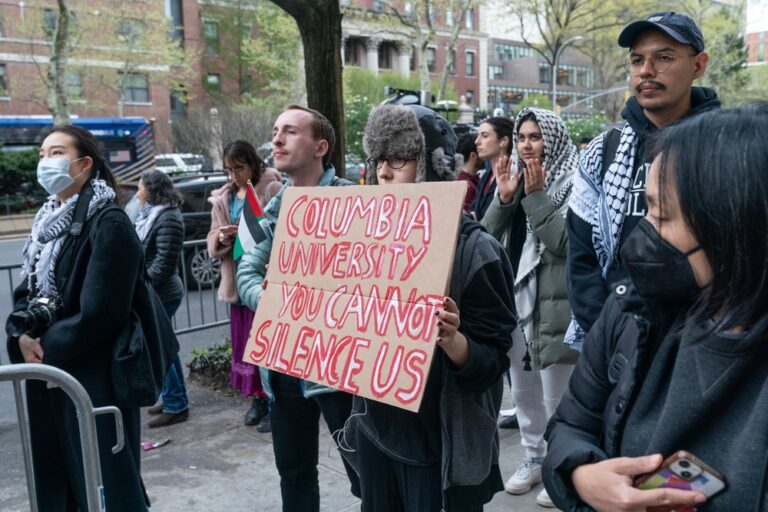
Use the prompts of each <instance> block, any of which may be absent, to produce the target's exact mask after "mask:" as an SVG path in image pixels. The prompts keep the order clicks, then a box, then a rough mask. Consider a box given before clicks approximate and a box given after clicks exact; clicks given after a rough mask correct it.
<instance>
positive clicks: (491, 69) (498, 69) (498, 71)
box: [488, 64, 504, 80]
mask: <svg viewBox="0 0 768 512" xmlns="http://www.w3.org/2000/svg"><path fill="white" fill-rule="evenodd" d="M488 79H489V80H504V66H497V65H495V64H493V65H490V66H488Z"/></svg>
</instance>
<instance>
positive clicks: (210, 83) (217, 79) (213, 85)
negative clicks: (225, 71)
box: [205, 73, 221, 92]
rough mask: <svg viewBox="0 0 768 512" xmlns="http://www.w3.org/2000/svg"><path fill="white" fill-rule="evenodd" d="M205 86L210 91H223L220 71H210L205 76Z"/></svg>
mask: <svg viewBox="0 0 768 512" xmlns="http://www.w3.org/2000/svg"><path fill="white" fill-rule="evenodd" d="M205 88H206V89H208V91H209V92H221V76H220V75H219V74H218V73H208V75H206V77H205Z"/></svg>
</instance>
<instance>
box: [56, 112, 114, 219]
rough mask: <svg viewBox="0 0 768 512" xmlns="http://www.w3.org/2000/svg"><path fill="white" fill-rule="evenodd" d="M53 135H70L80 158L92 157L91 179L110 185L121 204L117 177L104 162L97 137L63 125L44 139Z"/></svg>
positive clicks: (75, 127) (86, 131) (69, 125)
mask: <svg viewBox="0 0 768 512" xmlns="http://www.w3.org/2000/svg"><path fill="white" fill-rule="evenodd" d="M53 133H63V134H65V135H69V136H70V137H72V139H73V140H74V141H75V149H77V154H78V156H80V157H81V158H82V157H86V156H89V157H91V160H93V165H92V166H91V175H90V179H95V178H96V177H99V178H100V179H103V180H104V181H105V182H106V183H107V185H109V188H111V189H112V190H114V191H115V193H116V194H117V202H118V204H119V203H120V201H119V198H120V190H118V188H117V181H116V180H115V175H114V174H112V169H110V168H109V165H108V164H107V161H106V160H104V157H103V156H102V154H101V151H100V150H99V142H98V141H97V140H96V137H94V136H93V134H91V132H89V131H88V130H85V129H83V128H80V127H79V126H75V125H72V124H61V125H58V126H54V127H53V128H51V130H50V131H49V132H48V133H46V134H45V137H44V139H45V138H46V137H48V136H49V135H51V134H53Z"/></svg>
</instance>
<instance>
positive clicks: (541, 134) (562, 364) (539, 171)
mask: <svg viewBox="0 0 768 512" xmlns="http://www.w3.org/2000/svg"><path fill="white" fill-rule="evenodd" d="M512 144H513V147H514V149H515V151H513V153H512V155H511V158H507V157H506V156H502V157H501V158H500V159H499V160H498V162H497V164H496V165H495V166H494V174H495V176H496V182H497V191H498V194H497V195H496V197H495V198H494V199H493V201H492V203H491V205H490V206H489V208H488V211H487V212H486V214H485V217H483V221H482V223H483V225H484V226H485V227H486V228H487V229H488V231H489V232H490V233H491V234H492V235H494V236H495V237H496V238H498V239H499V240H501V241H502V243H503V244H504V245H505V247H506V249H507V253H508V255H509V258H510V261H511V262H512V267H513V269H514V271H515V305H516V307H517V311H518V314H519V315H520V324H519V327H518V329H517V330H516V331H515V343H514V344H513V347H512V351H511V352H510V359H511V367H510V373H511V387H512V398H513V400H514V402H515V405H516V406H517V418H518V423H519V425H520V437H521V443H522V445H523V447H524V449H525V457H524V458H523V460H521V461H520V463H519V465H518V467H517V469H516V470H515V473H514V474H513V475H512V476H511V477H510V478H509V480H507V483H506V485H505V489H506V491H507V492H509V493H510V494H524V493H526V492H528V491H529V490H530V489H531V488H532V487H533V486H534V485H536V484H538V483H539V482H541V464H542V462H543V459H544V456H545V455H546V443H545V441H544V430H545V428H546V426H547V421H548V420H549V418H550V417H551V416H552V414H553V413H554V411H555V408H556V407H557V404H558V403H559V402H560V398H561V397H562V395H563V393H564V392H565V388H566V387H567V385H568V379H569V378H570V376H571V372H572V371H573V364H574V363H575V362H576V360H577V357H578V352H577V351H576V350H573V349H572V348H570V347H568V346H567V345H565V344H564V343H563V337H564V335H565V331H566V330H567V328H568V323H569V321H570V318H571V313H570V306H569V304H568V294H567V289H566V281H565V258H566V247H567V243H566V242H567V239H566V229H565V212H566V210H567V207H568V198H569V197H570V193H571V187H572V180H573V177H574V175H575V173H576V171H577V168H578V167H577V166H578V156H577V151H576V147H575V146H574V144H573V142H571V139H570V137H569V135H568V130H567V128H566V127H565V124H564V123H563V122H562V120H561V119H560V118H559V117H557V115H555V114H554V113H553V112H550V111H549V110H543V109H539V108H526V109H523V110H522V111H521V112H520V113H519V114H518V116H517V118H516V119H515V129H514V131H513V137H512ZM536 501H537V503H538V504H539V505H541V506H545V507H551V506H552V502H551V501H550V499H549V496H548V495H547V492H546V490H544V489H542V490H541V492H540V493H539V495H538V496H537V499H536Z"/></svg>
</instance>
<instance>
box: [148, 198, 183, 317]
mask: <svg viewBox="0 0 768 512" xmlns="http://www.w3.org/2000/svg"><path fill="white" fill-rule="evenodd" d="M183 244H184V219H182V217H181V211H180V210H179V209H178V208H168V209H166V210H163V212H162V213H160V215H158V216H157V219H155V223H154V224H153V225H152V228H151V229H150V230H149V233H148V234H147V237H146V238H145V239H144V244H143V245H144V257H145V259H146V265H147V274H148V275H149V279H150V281H151V282H152V287H153V288H154V289H155V291H156V292H157V294H158V295H159V296H160V300H162V301H163V302H164V303H165V302H173V301H176V300H179V299H181V298H182V297H183V296H184V286H183V285H182V282H181V278H180V277H179V260H180V258H181V248H182V246H183Z"/></svg>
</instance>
